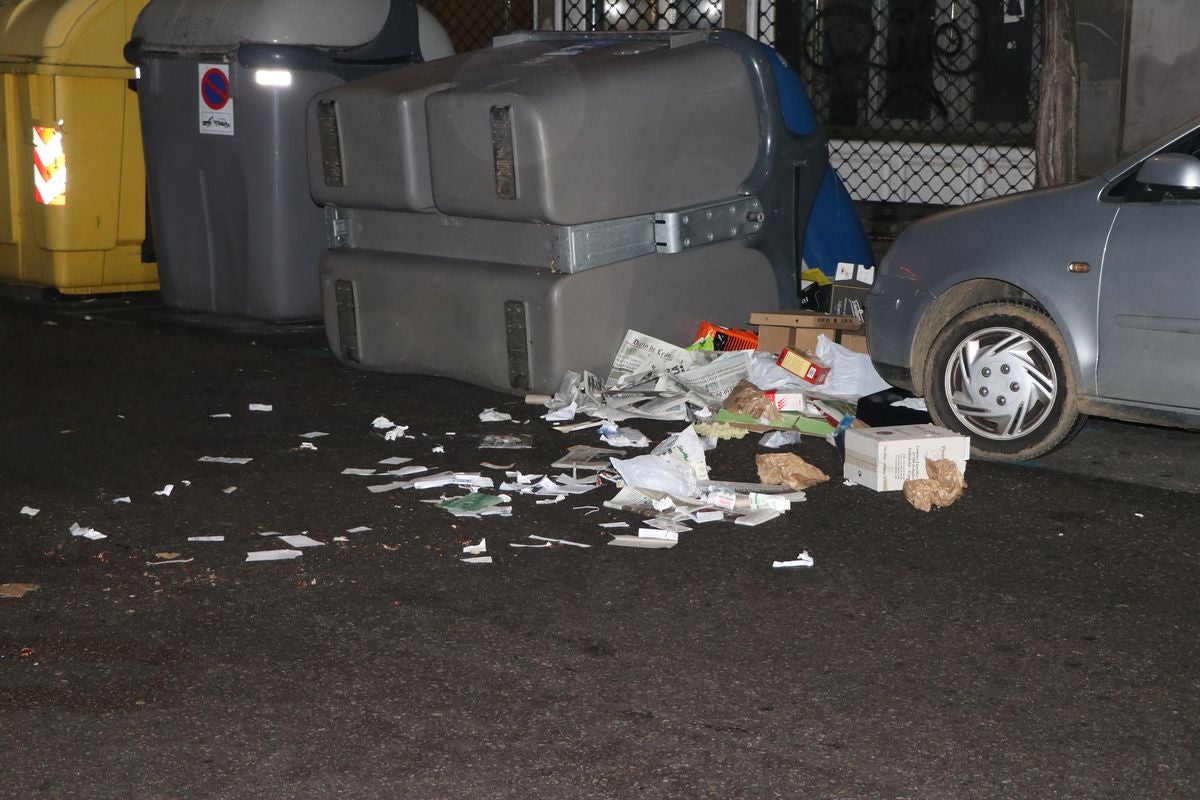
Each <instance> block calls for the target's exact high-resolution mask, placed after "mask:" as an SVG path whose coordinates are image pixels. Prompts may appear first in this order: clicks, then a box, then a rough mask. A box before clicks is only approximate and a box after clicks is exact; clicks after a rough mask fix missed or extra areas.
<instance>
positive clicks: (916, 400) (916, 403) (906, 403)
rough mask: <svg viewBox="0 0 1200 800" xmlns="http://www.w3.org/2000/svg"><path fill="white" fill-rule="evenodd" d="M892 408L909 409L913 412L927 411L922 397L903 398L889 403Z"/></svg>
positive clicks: (927, 408)
mask: <svg viewBox="0 0 1200 800" xmlns="http://www.w3.org/2000/svg"><path fill="white" fill-rule="evenodd" d="M891 406H892V408H909V409H912V410H913V411H929V407H928V406H927V405H925V398H924V397H904V398H901V399H899V400H895V401H893V402H892V403H891Z"/></svg>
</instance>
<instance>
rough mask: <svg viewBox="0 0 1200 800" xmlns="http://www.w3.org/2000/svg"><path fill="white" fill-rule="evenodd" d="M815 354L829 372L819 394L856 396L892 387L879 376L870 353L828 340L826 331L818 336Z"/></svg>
mask: <svg viewBox="0 0 1200 800" xmlns="http://www.w3.org/2000/svg"><path fill="white" fill-rule="evenodd" d="M815 355H816V357H817V358H818V359H820V360H821V361H824V362H825V363H826V364H828V365H829V375H827V376H826V378H825V382H824V383H822V384H821V386H820V389H819V391H820V392H821V394H827V395H832V396H834V397H853V398H859V397H863V396H864V395H868V394H875V393H876V392H882V391H883V390H884V389H889V388H891V386H890V384H888V382H887V381H885V380H884V379H883V378H881V377H879V373H878V372H876V371H875V366H874V365H873V364H872V363H871V357H870V356H869V355H867V354H866V353H856V352H854V351H853V350H850V349H849V348H846V347H842V346H841V345H840V344H836V343H834V342H831V341H829V338H828V337H827V336H825V334H821V335H820V336H818V337H817V349H816V352H815Z"/></svg>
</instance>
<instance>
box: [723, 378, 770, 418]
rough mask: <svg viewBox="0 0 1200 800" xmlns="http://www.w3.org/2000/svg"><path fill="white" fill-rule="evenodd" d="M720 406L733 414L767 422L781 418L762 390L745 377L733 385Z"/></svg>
mask: <svg viewBox="0 0 1200 800" xmlns="http://www.w3.org/2000/svg"><path fill="white" fill-rule="evenodd" d="M722 407H723V408H725V409H726V410H727V411H732V412H733V413H734V414H746V415H748V416H751V417H754V418H755V419H759V420H766V421H767V422H779V420H780V419H782V417H781V416H780V415H779V409H778V408H776V407H775V404H774V403H772V402H771V401H770V400H769V399H768V398H767V396H766V395H765V394H763V390H762V389H760V388H758V387H757V386H755V385H754V384H753V383H751V382H750V381H748V380H746V379H745V378H742V379H741V380H740V381H738V382H737V385H736V386H734V387H733V391H732V392H730V393H729V396H728V397H726V398H725V402H724V404H723V405H722Z"/></svg>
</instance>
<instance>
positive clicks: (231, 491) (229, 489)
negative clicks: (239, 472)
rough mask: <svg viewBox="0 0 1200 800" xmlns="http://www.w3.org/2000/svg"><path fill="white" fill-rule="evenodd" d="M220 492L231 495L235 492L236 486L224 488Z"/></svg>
mask: <svg viewBox="0 0 1200 800" xmlns="http://www.w3.org/2000/svg"><path fill="white" fill-rule="evenodd" d="M221 491H222V492H224V493H225V494H233V493H234V492H236V491H237V487H236V486H226V487H225V488H224V489H222V490H221Z"/></svg>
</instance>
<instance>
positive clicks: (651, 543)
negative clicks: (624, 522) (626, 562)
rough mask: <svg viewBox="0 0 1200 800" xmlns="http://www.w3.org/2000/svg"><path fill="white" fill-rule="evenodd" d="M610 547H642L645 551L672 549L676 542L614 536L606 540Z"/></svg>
mask: <svg viewBox="0 0 1200 800" xmlns="http://www.w3.org/2000/svg"><path fill="white" fill-rule="evenodd" d="M608 543H609V544H611V545H616V546H617V547H643V548H647V549H658V548H668V547H674V546H675V545H676V544H677V542H673V541H671V540H669V539H650V538H646V537H642V536H623V535H622V536H614V537H613V538H611V539H609V540H608Z"/></svg>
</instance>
